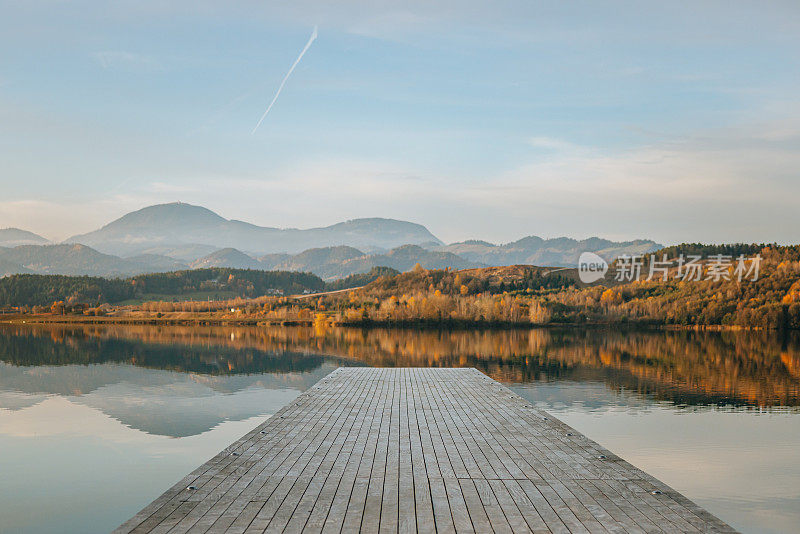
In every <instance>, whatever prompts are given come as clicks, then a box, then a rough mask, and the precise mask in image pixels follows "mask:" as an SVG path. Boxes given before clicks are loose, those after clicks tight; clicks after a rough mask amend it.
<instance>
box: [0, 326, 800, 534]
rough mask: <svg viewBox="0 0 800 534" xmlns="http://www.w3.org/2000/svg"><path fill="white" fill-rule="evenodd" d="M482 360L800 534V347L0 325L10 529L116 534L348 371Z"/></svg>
mask: <svg viewBox="0 0 800 534" xmlns="http://www.w3.org/2000/svg"><path fill="white" fill-rule="evenodd" d="M353 365H368V366H390V367H394V366H425V367H429V366H454V367H463V366H466V367H476V368H477V369H479V370H481V371H483V372H484V373H486V374H488V375H489V376H491V377H493V378H495V379H497V380H499V381H501V382H503V383H505V384H506V385H508V386H509V387H511V388H512V389H513V390H514V391H516V392H517V393H519V394H520V395H522V396H524V397H526V398H527V399H529V400H530V401H531V402H532V403H535V404H536V405H537V406H539V407H541V408H543V409H546V410H547V411H549V412H550V413H552V414H553V415H554V416H556V417H558V418H559V419H561V420H563V421H564V422H566V423H567V424H569V425H571V426H573V427H575V428H576V429H577V430H579V431H580V432H582V433H584V434H586V435H587V436H588V437H590V438H592V439H594V440H595V441H597V442H599V443H600V444H602V445H603V446H605V447H607V448H609V449H610V450H612V451H613V452H614V453H617V454H619V455H620V456H622V457H623V458H624V459H626V460H628V461H629V462H631V463H633V464H634V465H636V466H637V467H640V468H642V469H643V470H645V471H647V472H649V473H650V474H652V475H654V476H655V477H657V478H659V479H661V480H662V481H663V482H665V483H666V484H668V485H670V486H672V487H673V488H675V489H676V490H678V491H681V492H682V493H684V494H685V495H686V496H687V497H689V498H690V499H692V500H694V501H695V502H697V503H698V504H700V505H701V506H703V507H705V508H706V509H708V510H709V511H711V512H712V513H714V514H716V515H717V516H719V517H720V518H721V519H723V520H724V521H726V522H728V523H730V524H731V525H732V526H734V527H736V528H738V529H740V530H741V531H743V532H796V531H798V530H800V339H798V336H796V335H791V336H779V335H778V334H775V333H766V332H697V331H652V332H649V331H648V332H643V331H625V330H619V329H615V330H602V329H569V330H561V329H534V330H527V329H526V330H523V329H517V330H457V331H418V330H389V329H372V330H361V329H344V328H316V329H315V328H300V327H296V328H294V327H292V328H290V327H283V328H282V327H147V326H108V327H106V326H86V327H71V326H44V325H20V326H3V325H0V532H3V533H5V532H32V533H33V532H35V533H40V532H75V533H93V532H108V531H109V530H111V529H113V528H114V527H116V526H117V525H119V524H120V523H121V522H123V521H125V520H126V519H128V518H129V517H130V516H132V515H133V514H134V513H136V512H137V511H138V510H139V509H140V508H142V507H143V506H144V505H146V504H147V503H149V502H150V501H151V500H153V499H154V498H155V497H157V496H158V495H160V494H161V493H162V492H163V491H165V490H166V489H167V488H169V487H170V486H171V485H172V484H174V483H175V482H176V481H178V480H179V479H180V478H182V477H183V476H184V475H185V474H187V473H188V472H189V471H191V470H192V469H194V468H195V467H197V466H198V465H199V464H201V463H203V462H205V461H206V460H208V459H209V458H210V457H212V456H214V455H215V454H216V453H217V452H218V451H219V450H221V449H223V448H224V447H225V446H227V445H228V444H229V443H231V442H232V441H234V440H236V439H237V438H239V437H240V436H241V435H243V434H244V433H246V432H248V431H249V430H251V429H252V428H253V427H255V426H257V425H258V424H260V423H262V422H263V421H264V420H265V419H266V418H268V417H269V416H270V415H271V414H273V413H275V412H276V411H277V410H278V409H280V408H281V407H282V406H284V405H285V404H287V403H289V402H290V401H291V400H292V399H293V398H295V397H296V396H297V395H298V394H300V393H301V392H303V391H305V390H306V389H308V388H309V387H311V386H312V385H313V384H314V383H315V382H317V381H318V380H319V379H320V378H322V377H324V376H325V375H326V374H328V373H329V372H331V371H332V370H333V369H335V368H336V367H339V366H353Z"/></svg>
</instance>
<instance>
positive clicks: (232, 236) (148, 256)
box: [0, 203, 661, 279]
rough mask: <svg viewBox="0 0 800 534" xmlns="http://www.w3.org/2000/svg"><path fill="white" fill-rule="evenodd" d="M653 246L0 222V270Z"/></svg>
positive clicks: (182, 217)
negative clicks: (57, 230) (58, 233)
mask: <svg viewBox="0 0 800 534" xmlns="http://www.w3.org/2000/svg"><path fill="white" fill-rule="evenodd" d="M659 248H661V245H659V244H658V243H655V242H654V241H650V240H636V241H627V242H615V241H609V240H606V239H600V238H597V237H593V238H590V239H586V240H582V241H578V240H575V239H570V238H567V237H560V238H556V239H542V238H540V237H536V236H529V237H525V238H523V239H520V240H518V241H514V242H512V243H507V244H503V245H495V244H493V243H488V242H486V241H464V242H460V243H452V244H449V245H445V244H444V243H443V242H442V241H441V240H439V239H438V238H437V237H436V236H434V235H433V234H432V233H431V232H429V231H428V229H427V228H425V227H424V226H422V225H419V224H415V223H411V222H406V221H398V220H394V219H380V218H371V219H354V220H351V221H346V222H343V223H338V224H334V225H333V226H327V227H324V228H311V229H306V230H300V229H279V228H267V227H262V226H256V225H253V224H249V223H245V222H242V221H235V220H228V219H224V218H223V217H220V216H219V215H217V214H216V213H214V212H212V211H210V210H208V209H206V208H203V207H200V206H192V205H189V204H181V203H173V204H161V205H156V206H149V207H147V208H143V209H141V210H138V211H135V212H132V213H129V214H127V215H125V216H123V217H121V218H119V219H117V220H115V221H113V222H111V223H109V224H107V225H105V226H103V227H102V228H100V229H98V230H95V231H93V232H89V233H87V234H82V235H77V236H73V237H71V238H69V239H67V240H65V241H64V243H60V244H52V243H49V242H48V241H47V239H45V238H44V237H41V236H38V235H36V234H34V233H31V232H27V231H25V230H19V229H16V228H9V229H5V230H0V276H5V275H8V274H15V273H41V274H68V275H82V274H86V275H95V276H110V277H115V276H129V275H134V274H140V273H148V272H163V271H174V270H181V269H190V268H191V269H199V268H204V267H235V268H242V269H264V270H289V271H310V272H313V273H315V274H317V275H319V276H320V277H322V278H325V279H334V278H341V277H344V276H347V275H350V274H354V273H364V272H368V271H369V270H370V269H372V268H373V267H377V266H386V267H392V268H394V269H397V270H400V271H405V270H408V269H410V268H412V267H413V266H414V265H415V264H416V263H419V264H421V265H422V266H423V267H425V268H445V267H451V268H454V269H466V268H472V267H485V266H500V265H515V264H530V265H547V266H573V265H575V263H576V262H577V258H578V256H579V255H580V253H581V252H584V251H593V252H596V253H598V254H600V255H601V256H603V257H605V258H606V259H609V260H610V259H613V258H615V257H617V256H619V255H621V254H645V253H648V252H651V251H654V250H658V249H659Z"/></svg>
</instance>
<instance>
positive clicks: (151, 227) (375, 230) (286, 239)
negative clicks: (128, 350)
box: [66, 203, 442, 256]
mask: <svg viewBox="0 0 800 534" xmlns="http://www.w3.org/2000/svg"><path fill="white" fill-rule="evenodd" d="M66 242H68V243H81V244H84V245H88V246H90V247H93V248H96V249H97V250H99V251H101V252H105V253H108V254H116V255H123V256H124V255H131V254H140V253H143V252H147V251H151V252H152V251H154V250H159V251H164V252H166V251H167V250H172V249H180V248H185V247H187V246H198V245H199V246H208V247H214V248H236V249H238V250H241V251H245V252H248V253H252V254H259V255H263V254H271V253H298V252H301V251H304V250H307V249H310V248H317V247H328V246H337V245H347V246H351V247H356V248H359V249H361V250H368V251H369V250H375V249H382V250H386V249H391V248H394V247H397V246H400V245H404V244H408V243H411V244H418V243H430V244H435V245H441V244H442V243H441V241H439V239H437V238H436V236H434V235H433V234H431V233H430V232H429V231H428V230H427V229H426V228H425V227H424V226H422V225H419V224H415V223H410V222H406V221H397V220H394V219H380V218H373V219H354V220H351V221H346V222H342V223H338V224H334V225H333V226H327V227H323V228H310V229H306V230H300V229H294V228H292V229H280V228H268V227H262V226H256V225H254V224H250V223H246V222H242V221H236V220H228V219H225V218H223V217H220V216H219V215H217V214H216V213H214V212H213V211H211V210H209V209H206V208H203V207H201V206H193V205H190V204H182V203H172V204H159V205H156V206H149V207H146V208H143V209H140V210H138V211H134V212H132V213H128V214H127V215H124V216H123V217H121V218H119V219H117V220H115V221H113V222H111V223H109V224H107V225H105V226H103V227H102V228H100V229H99V230H95V231H93V232H89V233H88V234H82V235H76V236H73V237H71V238H69V239H67V240H66Z"/></svg>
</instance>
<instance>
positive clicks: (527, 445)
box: [115, 368, 735, 534]
mask: <svg viewBox="0 0 800 534" xmlns="http://www.w3.org/2000/svg"><path fill="white" fill-rule="evenodd" d="M357 531H361V532H375V533H378V532H390V533H417V532H420V533H434V532H478V533H482V532H592V533H594V532H697V531H702V532H725V533H728V532H735V531H734V530H733V529H732V528H731V527H729V526H728V525H726V524H725V523H723V522H722V521H720V520H719V519H717V518H716V517H714V516H713V515H711V514H709V513H708V512H707V511H705V510H703V509H702V508H700V507H699V506H697V505H696V504H694V503H692V502H691V501H689V500H688V499H687V498H686V497H684V496H683V495H681V494H679V493H678V492H676V491H675V490H673V489H672V488H669V487H667V486H666V485H664V484H663V483H662V482H660V481H658V480H656V479H655V478H653V477H652V476H650V475H648V474H647V473H644V472H643V471H641V470H639V469H637V468H636V467H634V466H632V465H631V464H629V463H627V462H625V461H624V460H622V459H621V458H619V457H617V456H615V455H613V454H612V453H611V452H610V451H607V450H606V449H604V448H603V447H601V446H600V445H598V444H597V443H595V442H593V441H591V440H590V439H588V438H586V437H585V436H583V435H581V434H580V433H579V432H577V431H576V430H574V429H572V428H570V427H569V426H567V425H565V424H564V423H562V422H561V421H558V420H557V419H555V418H553V417H552V416H550V415H549V414H547V413H545V412H543V411H541V410H538V409H536V408H534V407H533V406H531V405H530V404H529V403H528V402H527V401H526V400H525V399H523V398H521V397H519V396H518V395H515V394H514V393H513V392H511V391H510V390H509V389H508V388H506V387H504V386H503V385H501V384H499V383H498V382H496V381H494V380H492V379H491V378H489V377H487V376H486V375H484V374H482V373H480V372H479V371H477V370H475V369H450V368H440V369H431V368H402V369H388V368H378V369H371V368H340V369H337V370H336V371H334V372H333V373H331V374H330V375H328V376H327V377H325V378H323V379H322V380H321V381H320V382H319V383H317V384H316V385H315V386H313V387H312V388H311V389H309V390H308V391H306V392H304V393H303V394H301V395H299V396H298V397H297V398H296V399H295V400H294V401H292V402H291V403H290V404H289V405H288V406H286V407H284V408H282V409H281V410H280V411H278V413H276V414H275V415H274V416H272V417H271V418H270V419H269V420H268V421H267V422H265V423H264V424H262V425H260V426H259V427H258V428H256V429H254V430H253V431H251V432H249V433H248V434H247V435H245V436H244V437H242V438H241V439H240V440H238V441H237V442H235V443H233V444H231V445H230V446H229V447H227V448H226V449H225V450H223V451H221V452H220V453H219V454H218V455H216V456H215V457H214V458H212V459H211V460H209V461H208V462H207V463H205V464H203V465H202V466H200V467H199V468H198V469H196V470H195V471H193V472H192V473H190V474H189V475H187V476H186V477H185V478H183V479H182V480H181V481H180V482H178V483H177V484H175V486H173V487H172V488H170V489H169V490H168V491H166V492H165V493H164V494H163V495H161V496H160V497H158V498H157V499H156V500H154V501H153V502H152V503H151V504H150V505H148V506H147V507H145V508H144V509H143V510H142V511H141V512H139V513H138V514H136V515H135V516H134V517H132V518H131V519H130V520H128V521H127V522H126V523H124V524H123V525H121V526H120V527H119V528H118V529H117V530H116V531H115V532H117V533H119V534H123V533H125V534H127V533H131V532H137V533H138V532H141V533H155V532H164V533H167V532H169V533H172V534H177V533H184V532H188V533H192V534H195V533H197V534H200V533H212V532H215V533H216V532H225V533H234V532H237V533H250V532H254V533H255V532H315V533H317V532H357Z"/></svg>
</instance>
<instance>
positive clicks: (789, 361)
mask: <svg viewBox="0 0 800 534" xmlns="http://www.w3.org/2000/svg"><path fill="white" fill-rule="evenodd" d="M14 332H16V333H18V334H19V336H9V335H0V358H2V359H4V360H5V361H8V362H10V363H15V364H18V365H44V364H46V365H53V364H62V363H94V362H98V361H121V362H129V363H133V364H135V365H146V366H150V367H159V368H167V369H175V370H190V371H195V372H204V373H223V374H227V373H252V372H283V371H290V370H291V371H297V370H306V369H309V368H314V367H316V366H318V365H320V363H321V362H322V360H323V358H324V356H323V355H327V356H330V357H334V358H347V359H352V360H357V361H360V362H364V363H367V364H369V365H373V366H390V367H394V366H423V367H428V366H447V367H449V366H470V367H477V368H478V369H480V370H482V371H484V372H486V373H487V374H489V375H491V376H493V377H494V378H497V379H499V380H502V381H505V382H530V381H538V380H559V379H570V380H599V381H603V382H604V383H606V384H607V385H608V386H610V387H612V388H615V389H616V388H625V389H628V390H633V391H637V392H640V393H645V394H650V395H654V396H655V397H656V398H661V399H667V400H671V401H674V402H678V403H686V404H698V403H732V404H746V405H754V406H779V405H783V406H800V343H799V342H798V338H797V337H796V336H793V337H785V338H779V337H777V335H776V334H774V333H768V332H743V331H728V332H697V331H675V332H663V331H662V332H642V331H620V330H616V331H608V330H577V329H571V330H547V329H544V330H543V329H538V330H522V329H519V330H456V331H432V330H388V329H365V330H361V329H353V328H316V329H314V328H286V327H222V326H215V327H181V326H175V327H152V326H110V327H109V326H102V325H94V326H86V327H80V326H78V327H75V326H50V325H37V326H31V327H28V328H26V327H4V328H2V329H0V333H6V334H10V333H14ZM37 344H38V345H37Z"/></svg>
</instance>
